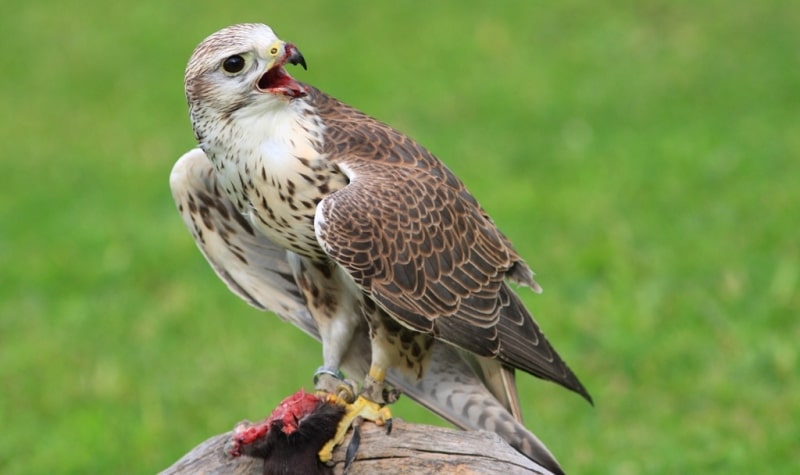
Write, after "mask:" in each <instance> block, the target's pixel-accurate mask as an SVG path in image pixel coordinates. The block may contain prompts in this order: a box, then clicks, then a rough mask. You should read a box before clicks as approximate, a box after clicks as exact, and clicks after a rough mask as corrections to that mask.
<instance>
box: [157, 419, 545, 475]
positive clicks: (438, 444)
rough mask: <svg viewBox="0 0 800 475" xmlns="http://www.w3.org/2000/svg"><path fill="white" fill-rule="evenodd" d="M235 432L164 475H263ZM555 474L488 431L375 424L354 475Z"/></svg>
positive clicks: (364, 429)
mask: <svg viewBox="0 0 800 475" xmlns="http://www.w3.org/2000/svg"><path fill="white" fill-rule="evenodd" d="M231 435H232V432H227V433H224V434H220V435H216V436H214V437H211V438H210V439H208V440H206V441H205V442H203V443H201V444H200V445H198V446H197V447H195V448H194V449H192V450H191V451H190V452H189V453H187V454H186V455H184V456H183V457H181V459H180V460H178V461H177V462H175V463H174V464H173V465H172V466H171V467H169V468H167V469H166V470H164V471H163V472H161V475H188V474H209V475H212V474H219V475H222V474H235V475H261V473H262V466H263V460H260V459H257V458H251V457H247V456H241V457H238V458H231V457H230V456H229V455H228V454H227V450H226V445H228V443H229V442H230V440H231ZM351 437H352V431H350V432H349V433H348V435H347V437H346V439H345V440H344V442H343V443H342V444H341V445H339V446H338V447H337V448H336V450H335V451H334V453H333V464H334V473H335V474H341V473H342V468H343V467H344V457H345V451H346V449H347V445H348V444H349V443H350V439H351ZM397 473H409V474H431V475H433V474H459V475H466V474H498V473H500V474H504V475H510V474H550V472H549V471H548V470H547V469H545V468H544V467H542V466H540V465H538V464H536V463H535V462H533V461H532V460H530V459H528V458H527V457H525V456H524V455H522V454H520V453H519V452H517V451H516V450H514V449H513V448H511V446H509V445H508V444H507V443H506V442H505V441H504V440H503V439H501V438H500V437H499V436H498V435H497V434H495V433H493V432H487V431H459V430H454V429H445V428H442V427H434V426H428V425H422V424H409V423H406V422H404V421H402V420H399V419H394V421H393V427H392V433H391V434H390V435H387V434H386V429H385V428H384V427H378V426H376V425H374V424H371V423H364V424H362V425H361V444H360V446H359V449H358V453H357V455H356V458H355V462H353V465H352V466H351V467H350V470H349V472H348V474H350V475H376V474H397Z"/></svg>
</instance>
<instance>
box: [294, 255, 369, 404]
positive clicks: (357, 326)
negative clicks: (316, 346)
mask: <svg viewBox="0 0 800 475" xmlns="http://www.w3.org/2000/svg"><path fill="white" fill-rule="evenodd" d="M287 260H288V261H289V265H290V266H291V267H292V271H293V273H294V278H295V281H296V282H297V286H298V288H299V289H300V291H301V292H302V293H303V297H304V298H305V301H306V306H307V307H308V310H309V312H310V313H311V316H312V317H313V318H314V322H315V323H316V324H317V329H318V330H319V335H320V340H321V341H322V360H323V366H321V367H320V368H319V369H317V371H316V373H315V374H314V387H315V389H316V390H317V391H320V392H325V393H328V394H334V395H336V396H338V397H339V398H340V399H341V400H342V402H344V403H352V402H353V401H354V400H355V393H356V392H355V389H356V388H355V384H354V383H352V382H350V381H347V380H345V379H344V375H343V374H342V373H341V370H340V367H341V364H342V360H343V359H344V356H345V354H346V353H347V351H348V350H349V349H350V347H351V346H352V342H353V337H354V335H355V334H356V332H357V331H366V328H363V327H364V326H365V323H364V318H363V316H362V315H363V314H362V310H361V303H360V292H358V293H356V292H353V291H352V289H350V288H349V287H348V285H347V282H346V280H345V279H346V277H345V276H343V275H342V271H341V270H339V269H338V268H337V267H336V266H335V265H334V264H332V263H330V262H320V261H313V260H310V259H308V258H305V257H301V256H298V255H297V254H294V253H291V252H289V253H287Z"/></svg>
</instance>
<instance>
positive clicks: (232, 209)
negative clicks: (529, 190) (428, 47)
mask: <svg viewBox="0 0 800 475" xmlns="http://www.w3.org/2000/svg"><path fill="white" fill-rule="evenodd" d="M287 65H300V66H302V67H303V68H305V67H306V62H305V59H304V57H303V56H302V55H301V53H300V51H299V50H298V48H297V47H296V46H295V45H294V44H292V43H289V42H285V41H282V40H280V39H279V38H278V37H277V36H276V35H275V33H273V31H272V29H271V28H269V27H268V26H266V25H263V24H238V25H234V26H231V27H228V28H225V29H223V30H220V31H218V32H216V33H214V34H212V35H211V36H209V37H208V38H206V39H205V40H203V41H202V42H201V43H200V44H199V45H198V46H197V48H196V49H195V50H194V52H193V54H192V56H191V58H190V60H189V63H188V65H187V67H186V74H185V91H186V97H187V101H188V106H189V115H190V118H191V122H192V127H193V130H194V134H195V138H196V140H197V143H198V145H199V148H197V149H194V150H191V151H189V152H188V153H186V154H185V155H184V156H182V157H181V158H180V159H179V161H178V162H177V163H176V165H175V167H174V168H173V170H172V174H171V177H170V185H171V188H172V193H173V197H174V199H175V201H176V203H177V206H178V210H179V211H180V213H181V215H182V218H183V220H184V223H185V224H186V225H187V226H188V228H189V230H190V231H191V233H192V235H193V237H194V239H195V241H196V243H197V245H198V247H199V248H200V250H201V252H202V253H203V254H204V255H205V257H206V259H207V260H208V261H209V263H210V264H211V266H212V267H213V268H214V270H215V271H216V273H217V274H218V276H219V277H220V278H221V279H222V280H223V281H225V282H226V283H227V285H228V287H229V288H230V289H231V290H232V291H233V292H234V293H235V294H237V295H238V296H239V297H241V298H243V299H244V300H246V301H247V302H249V303H250V304H251V305H253V306H255V307H257V308H259V309H262V310H268V311H272V312H274V313H275V314H277V315H278V316H280V317H281V318H283V319H284V320H287V321H289V322H291V323H293V324H294V325H296V326H297V327H299V328H300V329H301V330H303V331H304V332H306V333H308V334H309V335H311V336H313V337H315V338H317V339H319V340H320V341H321V343H322V366H321V367H320V369H319V370H317V372H316V374H315V377H314V380H315V386H316V389H317V390H318V391H321V392H326V393H331V394H336V395H339V396H340V397H341V399H342V400H343V401H346V402H347V403H349V404H348V415H346V416H345V417H344V418H343V419H342V422H341V424H340V427H339V430H338V431H337V433H336V435H335V436H334V437H333V438H332V439H331V441H330V443H329V444H327V445H326V446H325V447H323V449H322V450H320V452H319V457H320V459H321V460H322V461H323V462H324V461H326V460H329V459H330V456H331V450H332V448H333V447H334V446H335V444H337V443H338V442H339V441H340V440H341V439H342V438H343V436H344V434H345V432H346V430H347V426H348V425H349V424H350V423H351V422H352V421H353V420H354V418H355V417H357V416H365V415H366V417H367V418H369V419H370V420H374V421H376V422H378V423H385V422H388V421H390V419H391V413H390V411H389V409H388V406H386V404H389V403H391V402H393V401H394V400H395V399H396V398H397V395H398V394H399V393H404V394H407V395H408V396H409V397H411V398H413V399H414V400H416V401H417V402H419V403H420V404H422V405H423V406H425V407H427V408H428V409H430V410H431V411H433V412H434V413H436V414H438V415H440V416H441V417H443V418H444V419H446V420H448V421H450V422H452V423H453V424H455V425H457V426H459V427H461V428H464V429H486V430H490V431H494V432H496V433H497V434H499V435H500V436H501V437H503V438H504V439H505V440H506V441H507V442H508V443H509V444H510V445H511V446H513V447H514V448H516V449H517V450H518V451H520V452H521V453H523V454H525V455H526V456H528V457H529V458H531V459H532V460H534V461H536V462H538V463H540V464H541V465H543V466H545V467H547V468H548V469H550V470H551V471H553V472H555V473H562V470H561V467H560V466H559V464H558V462H557V461H556V459H555V458H554V457H553V455H552V454H551V453H550V452H549V450H548V449H547V448H546V447H545V445H544V444H543V443H542V442H541V441H540V440H539V439H538V438H537V437H536V436H535V435H533V433H531V432H530V431H529V430H527V429H526V428H525V427H524V425H523V424H522V415H521V411H520V403H519V398H518V394H517V389H516V384H515V371H516V370H517V369H519V370H522V371H524V372H527V373H529V374H531V375H533V376H536V377H539V378H542V379H545V380H549V381H552V382H555V383H557V384H560V385H562V386H564V387H565V388H567V389H570V390H572V391H575V392H576V393H578V394H580V395H581V396H583V397H584V398H585V399H587V400H588V401H589V402H591V397H590V396H589V393H588V392H587V390H586V389H585V388H584V386H583V385H582V384H581V382H580V381H579V380H578V378H577V377H576V376H575V374H574V373H573V372H572V371H571V370H570V369H569V367H568V366H567V365H566V363H565V362H564V361H563V360H562V359H561V357H560V356H559V355H558V354H557V353H556V351H555V350H554V349H553V347H552V346H551V345H550V343H549V342H548V340H547V339H546V338H545V336H544V334H543V333H542V331H541V330H540V328H539V326H538V325H537V323H536V322H535V321H534V320H533V317H532V316H531V314H530V313H529V312H528V311H527V309H526V308H525V306H524V305H523V304H522V302H521V300H520V298H519V296H518V295H517V294H516V293H515V292H514V291H513V290H512V289H511V287H510V284H519V285H522V286H526V287H529V288H530V289H532V290H533V291H535V292H540V291H541V288H540V287H539V284H538V283H537V282H536V281H535V280H534V274H533V272H532V271H531V269H530V268H529V267H528V265H527V264H526V263H525V261H524V260H523V259H522V257H520V255H519V254H518V253H517V251H516V250H515V249H514V247H513V246H512V244H511V242H510V241H509V239H508V238H507V237H506V236H505V235H504V234H503V233H502V232H500V230H499V229H498V228H497V226H496V225H495V223H494V221H493V220H492V219H491V218H490V217H489V216H488V214H487V213H486V212H485V211H484V210H483V208H482V207H481V206H480V205H479V204H478V202H477V201H476V200H475V198H474V197H473V196H472V195H471V194H470V193H469V191H467V189H466V187H465V186H464V184H463V183H462V182H461V181H460V180H459V179H458V178H457V177H456V176H455V175H454V174H453V173H452V172H451V171H450V170H449V169H448V168H447V167H446V166H445V165H444V164H443V163H442V162H441V161H439V159H437V158H436V157H435V156H434V155H433V154H431V152H429V151H428V150H426V149H425V148H423V147H422V146H421V145H419V144H417V143H416V142H414V141H413V140H412V139H411V138H409V137H407V136H406V135H404V134H402V133H401V132H398V131H397V130H395V129H393V128H391V127H390V126H388V125H386V124H384V123H381V122H379V121H377V120H375V119H373V118H371V117H369V116H368V115H366V114H364V113H362V112H360V111H358V110H356V109H354V108H353V107H350V106H348V105H346V104H344V103H342V102H340V101H338V100H336V99H334V98H333V97H331V96H329V95H327V94H325V93H323V92H322V91H320V90H318V89H316V88H314V87H312V86H310V85H308V84H304V83H302V82H300V81H298V80H296V79H295V78H294V77H292V76H291V75H290V74H289V73H288V72H287V70H286V66H287ZM345 375H347V379H346V378H345Z"/></svg>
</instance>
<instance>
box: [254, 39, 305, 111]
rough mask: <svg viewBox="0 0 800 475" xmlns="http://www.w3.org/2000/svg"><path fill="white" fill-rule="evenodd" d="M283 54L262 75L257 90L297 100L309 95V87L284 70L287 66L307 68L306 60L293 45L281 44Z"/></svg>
mask: <svg viewBox="0 0 800 475" xmlns="http://www.w3.org/2000/svg"><path fill="white" fill-rule="evenodd" d="M280 48H281V49H282V52H281V53H280V54H279V55H278V56H277V57H276V58H275V60H273V61H272V63H271V64H270V66H269V68H268V69H267V70H266V71H265V72H264V74H262V75H261V77H260V78H259V79H258V82H257V83H256V89H258V90H259V91H261V92H266V93H270V94H277V95H282V96H285V97H288V98H289V99H297V98H299V97H303V96H305V95H307V94H308V86H306V85H305V84H302V83H301V82H299V81H297V80H296V79H295V78H293V77H292V76H290V75H289V73H287V72H286V70H285V69H284V68H283V66H284V65H285V64H287V63H288V64H291V65H295V66H296V65H298V64H299V65H300V66H302V67H303V69H308V68H307V67H306V60H305V58H303V55H302V54H301V53H300V50H298V49H297V46H295V45H293V44H292V43H283V42H281V43H280Z"/></svg>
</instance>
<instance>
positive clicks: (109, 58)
mask: <svg viewBox="0 0 800 475" xmlns="http://www.w3.org/2000/svg"><path fill="white" fill-rule="evenodd" d="M3 12H4V13H3V15H2V17H0V41H1V42H2V45H3V48H2V55H3V64H5V65H6V69H5V73H4V74H2V75H0V107H1V108H2V109H0V110H2V115H1V116H0V143H2V145H3V151H2V154H1V155H0V161H2V162H1V163H2V172H0V383H1V384H2V389H0V427H2V430H0V472H2V473H4V474H21V473H46V472H56V473H153V472H156V471H158V470H161V469H163V468H166V467H167V466H168V465H170V464H171V463H172V462H174V461H175V460H176V459H177V458H179V457H180V456H181V455H183V454H184V453H185V452H187V451H188V450H189V449H190V448H192V447H194V446H195V445H196V444H198V443H199V442H201V441H203V440H204V439H206V438H207V437H209V436H211V435H214V434H217V433H220V432H224V431H227V430H230V429H231V428H232V427H233V425H234V424H235V423H236V422H237V421H239V420H241V419H245V418H249V419H254V420H255V419H260V418H262V417H264V416H265V415H266V414H268V413H269V412H270V411H271V409H272V408H273V407H274V406H275V405H276V404H277V403H278V402H279V401H280V400H281V399H282V398H283V397H284V396H286V395H288V394H290V393H292V392H294V391H295V390H297V389H298V388H300V387H302V386H304V387H306V388H310V387H311V386H312V384H311V375H312V373H313V371H314V370H315V369H316V367H317V366H318V364H319V362H320V350H319V346H318V344H317V343H316V342H313V341H312V340H310V339H309V338H307V337H305V336H304V335H302V334H301V333H300V331H299V330H296V329H295V328H293V327H291V326H288V325H286V324H283V323H281V322H279V321H278V320H277V318H275V317H273V316H272V315H268V314H263V313H260V312H258V311H256V310H254V309H251V308H250V307H248V306H247V305H246V304H245V303H244V302H242V301H240V300H239V299H238V298H236V297H235V296H234V295H233V294H231V293H230V292H228V290H227V289H226V288H225V286H224V285H223V284H222V283H221V282H220V281H219V280H218V279H217V277H216V276H215V275H214V273H213V272H212V271H211V269H210V268H209V266H208V265H207V264H206V262H205V260H204V259H203V257H202V256H201V254H200V253H199V251H198V250H197V249H196V247H195V245H194V243H193V241H192V239H191V237H190V236H189V233H188V232H187V230H186V229H185V228H184V226H183V224H182V222H181V220H180V218H179V216H178V214H177V212H176V210H175V208H174V204H173V202H172V198H171V196H170V192H169V187H168V176H169V172H170V169H171V167H172V164H173V163H174V162H175V160H176V159H177V158H178V157H179V156H180V155H181V154H182V153H183V152H185V151H186V150H188V149H189V148H191V147H193V146H194V144H193V137H192V133H191V128H190V124H189V120H188V118H187V111H186V105H185V99H184V96H183V84H182V81H183V69H184V66H185V64H186V61H187V60H188V58H189V55H190V54H191V52H192V50H193V48H194V47H195V46H196V45H197V43H199V42H200V41H201V40H202V39H203V38H204V37H205V36H207V35H208V34H210V33H212V32H214V31H216V30H218V29H220V28H222V27H224V26H227V25H229V24H232V23H237V22H243V21H255V22H264V23H268V24H270V25H271V26H272V27H273V28H274V29H275V31H276V32H277V34H278V35H279V36H280V37H282V38H283V39H286V40H290V41H293V42H295V43H296V44H297V45H298V46H299V48H300V50H301V51H302V52H303V54H304V55H305V57H306V59H307V61H308V64H309V70H308V71H307V72H305V71H302V70H300V69H293V70H292V71H291V72H292V74H294V75H296V76H297V77H298V78H300V79H302V80H305V81H308V82H310V83H312V84H314V85H316V86H318V87H320V88H321V89H323V90H325V91H327V92H329V93H331V94H332V95H334V96H336V97H338V98H340V99H342V100H344V101H345V102H348V103H350V104H352V105H355V106H356V107H358V108H360V109H361V110H363V111H365V112H367V113H369V114H371V115H373V116H375V117H377V118H379V119H381V120H383V121H386V122H388V123H390V124H392V125H394V126H395V127H397V128H399V129H400V130H402V131H404V132H406V133H408V134H409V135H411V136H412V137H415V138H416V139H417V140H418V141H420V142H421V143H423V144H425V145H426V146H427V147H428V148H430V149H431V150H432V151H433V152H434V153H435V154H437V155H438V156H439V157H440V158H441V159H442V160H444V161H445V162H446V163H447V164H448V165H449V166H450V167H451V168H452V169H453V170H454V171H455V172H456V173H457V174H458V175H459V176H460V177H461V178H462V179H463V180H464V181H465V182H466V183H467V185H468V186H469V188H470V189H471V191H472V192H473V193H474V194H475V195H476V196H477V197H478V199H479V200H480V201H481V202H482V204H483V205H484V207H485V208H486V209H487V210H488V211H489V212H490V214H491V215H492V216H493V217H494V219H495V221H496V222H497V223H498V224H499V226H500V228H501V229H503V230H504V231H505V232H506V234H508V235H509V236H510V237H511V239H512V240H513V241H514V242H515V244H516V246H517V248H518V250H519V251H520V252H521V254H522V255H523V256H525V258H526V259H527V260H528V262H529V263H530V265H531V266H532V268H533V269H534V270H535V271H536V272H537V274H538V280H539V281H540V282H541V283H542V285H543V286H544V289H545V292H544V294H542V295H540V296H534V295H532V294H531V293H530V292H527V291H524V290H523V291H522V294H523V297H524V299H525V301H526V303H527V304H528V306H529V308H530V309H531V310H532V312H533V313H534V315H536V317H537V319H538V321H539V322H540V323H541V325H542V326H543V328H544V330H545V331H546V332H547V334H548V336H549V338H550V340H551V341H552V342H553V344H554V345H555V346H556V347H557V348H558V350H559V352H560V353H561V355H562V356H563V357H564V358H565V359H566V360H567V361H568V362H569V364H570V365H571V367H572V368H573V369H574V370H575V371H576V373H577V374H578V375H579V376H580V377H581V379H582V380H583V382H584V383H585V384H586V386H587V387H588V388H589V390H590V391H591V393H592V395H593V396H594V398H595V401H596V407H594V408H592V407H590V406H589V405H587V404H585V403H584V402H583V401H581V400H580V399H579V398H578V397H577V396H575V395H573V394H569V393H567V392H566V391H564V390H563V389H561V388H559V387H556V386H554V385H552V384H549V383H545V382H542V381H540V380H537V379H535V378H532V377H527V376H520V378H519V381H520V393H521V397H522V399H523V402H524V410H525V416H526V423H527V425H528V426H529V427H530V428H531V429H532V430H533V431H534V432H536V433H537V434H538V435H539V436H540V437H541V438H542V440H544V441H545V442H546V443H547V444H548V446H549V447H550V448H551V449H552V450H553V452H554V453H555V454H556V456H557V457H558V458H559V459H560V461H561V462H562V464H563V466H564V467H565V469H566V470H567V471H568V472H571V473H589V474H591V473H597V474H606V473H614V474H636V473H679V472H689V473H698V472H722V473H748V472H750V473H752V472H757V473H762V472H770V473H797V470H798V467H800V451H798V446H797V443H798V440H800V427H799V426H798V420H800V393H798V389H799V388H798V383H797V379H798V376H800V373H799V372H798V369H799V366H800V364H799V361H798V341H800V323H799V322H798V318H797V317H798V311H800V293H798V284H800V282H799V279H800V252H799V247H800V246H799V243H800V227H798V222H800V221H799V219H800V119H799V116H798V105H800V4H797V3H792V2H781V1H762V2H749V1H734V2H730V1H728V2H723V1H709V2H694V1H643V2H640V1H618V2H610V3H605V2H599V3H598V2H588V1H569V0H568V1H562V2H533V1H531V2H489V1H465V0H458V1H455V0H452V1H438V2H423V1H408V2H381V3H380V4H378V3H377V2H369V1H348V2H323V1H310V0H309V1H300V0H295V1H292V2H264V1H258V2H256V1H245V0H232V1H228V2H208V1H202V0H200V1H192V2H186V1H176V2H163V1H154V0H143V1H139V2H129V3H113V2H112V3H108V2H96V4H94V5H92V2H76V1H74V0H67V1H63V0H59V1H52V0H41V1H38V2H10V3H9V4H8V5H5V6H4V7H3ZM395 415H397V416H399V417H403V418H405V419H410V420H413V421H419V422H428V423H434V422H436V419H435V418H434V417H433V416H430V415H429V414H427V413H426V412H425V411H423V410H422V409H419V408H417V407H416V406H415V405H414V404H413V403H411V402H410V401H401V403H400V405H399V407H397V408H396V409H395Z"/></svg>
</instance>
